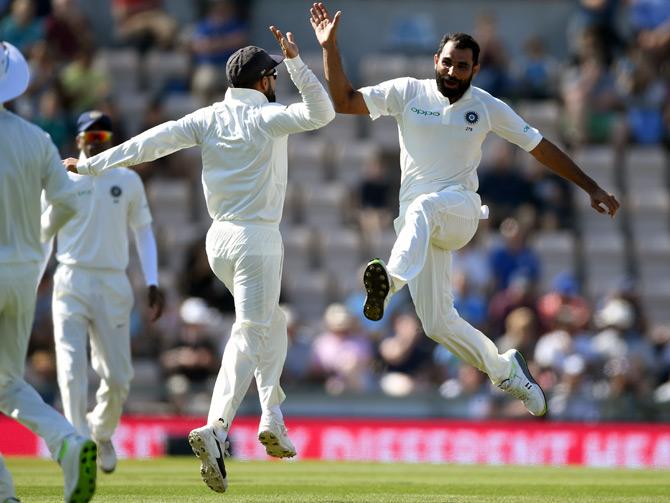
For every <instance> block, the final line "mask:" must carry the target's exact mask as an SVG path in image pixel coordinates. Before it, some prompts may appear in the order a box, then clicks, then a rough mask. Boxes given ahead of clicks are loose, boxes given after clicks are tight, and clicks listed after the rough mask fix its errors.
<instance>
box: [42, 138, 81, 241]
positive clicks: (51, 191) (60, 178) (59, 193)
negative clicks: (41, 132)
mask: <svg viewBox="0 0 670 503" xmlns="http://www.w3.org/2000/svg"><path fill="white" fill-rule="evenodd" d="M43 148H44V162H43V163H42V165H43V166H44V171H43V175H42V187H43V188H44V191H43V193H42V196H43V197H42V203H41V204H42V210H43V213H42V218H41V230H40V239H41V241H42V242H43V243H44V242H46V241H48V240H49V239H51V237H53V236H54V235H55V234H56V233H57V232H58V230H59V229H60V228H61V227H62V226H63V225H65V224H66V223H67V222H68V220H70V219H71V218H72V217H73V216H74V214H75V213H76V210H77V206H76V194H75V186H74V183H73V182H72V180H70V178H69V177H68V176H67V171H66V170H65V167H64V166H63V163H62V162H61V159H60V156H59V155H58V151H57V150H56V146H55V145H54V144H53V143H52V142H51V139H50V138H49V137H48V135H46V138H45V142H44V145H43Z"/></svg>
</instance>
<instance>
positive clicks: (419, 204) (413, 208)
mask: <svg viewBox="0 0 670 503" xmlns="http://www.w3.org/2000/svg"><path fill="white" fill-rule="evenodd" d="M431 204H432V201H431V196H430V195H429V194H422V195H420V196H418V197H417V198H416V199H414V201H412V202H411V203H410V205H409V206H408V207H407V213H408V214H411V213H424V214H425V213H428V212H430V207H431Z"/></svg>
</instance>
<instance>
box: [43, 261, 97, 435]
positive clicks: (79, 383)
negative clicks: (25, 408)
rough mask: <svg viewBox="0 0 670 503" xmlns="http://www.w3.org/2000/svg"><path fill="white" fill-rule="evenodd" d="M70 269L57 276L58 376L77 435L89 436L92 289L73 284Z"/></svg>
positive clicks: (65, 408) (54, 304)
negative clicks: (88, 343)
mask: <svg viewBox="0 0 670 503" xmlns="http://www.w3.org/2000/svg"><path fill="white" fill-rule="evenodd" d="M72 281H73V274H72V270H71V269H69V268H64V267H59V269H58V270H57V272H56V274H55V275H54V291H53V298H52V314H53V326H54V345H55V348H56V372H57V374H56V375H57V377H58V387H59V389H60V395H61V401H62V403H63V413H64V414H65V417H66V418H67V419H68V420H69V421H70V422H71V423H72V425H73V426H74V427H75V429H76V430H77V432H79V434H80V435H83V436H86V437H87V436H89V435H90V432H89V429H88V424H87V423H86V411H87V410H88V357H87V353H86V341H87V340H88V327H89V323H88V319H87V317H86V314H87V309H88V308H87V305H86V304H87V303H86V301H85V300H84V299H85V298H86V296H87V294H88V293H89V292H88V288H86V285H84V284H81V285H79V288H77V287H76V286H75V285H73V284H72Z"/></svg>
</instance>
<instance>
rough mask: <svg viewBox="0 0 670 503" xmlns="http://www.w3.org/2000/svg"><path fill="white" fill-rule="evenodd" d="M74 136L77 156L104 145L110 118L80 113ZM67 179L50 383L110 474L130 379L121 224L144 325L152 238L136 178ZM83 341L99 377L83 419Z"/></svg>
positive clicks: (154, 301) (121, 174)
mask: <svg viewBox="0 0 670 503" xmlns="http://www.w3.org/2000/svg"><path fill="white" fill-rule="evenodd" d="M77 131H78V134H77V146H78V147H79V151H80V154H79V158H80V159H86V158H88V157H92V156H94V155H95V154H98V153H100V152H102V151H104V150H106V149H108V148H110V147H111V146H112V120H111V119H110V118H109V116H107V115H105V114H104V113H102V112H100V111H98V110H90V111H86V112H84V113H82V114H81V115H80V116H79V119H78V120H77ZM61 169H63V168H62V167H61ZM64 171H65V170H64ZM67 174H68V176H69V177H70V179H71V180H72V181H73V182H74V184H75V185H76V187H77V196H76V198H75V199H74V201H75V202H76V205H77V208H78V211H77V214H76V215H75V217H74V218H72V219H71V220H70V221H69V222H68V223H67V224H65V225H64V226H63V227H62V228H61V229H60V231H58V236H57V237H58V250H57V252H56V258H57V259H58V264H59V265H58V269H57V270H56V274H55V275H54V289H53V302H52V309H53V325H54V340H55V347H56V364H57V365H56V368H57V373H58V386H59V388H60V394H61V399H62V402H63V411H64V413H65V417H66V418H68V420H69V421H70V422H71V423H72V424H73V425H74V427H75V428H76V429H77V431H78V432H79V433H80V434H82V435H85V436H89V435H92V437H93V440H94V441H95V443H96V444H97V446H98V466H99V467H100V469H101V470H102V471H103V472H105V473H111V472H113V471H114V469H115V468H116V452H115V450H114V445H113V444H112V440H111V439H112V434H113V433H114V430H115V429H116V427H117V426H118V424H119V420H120V418H121V413H122V412H123V404H124V403H125V401H126V398H127V397H128V391H129V389H130V381H131V379H132V377H133V367H132V361H131V354H130V311H131V309H132V306H133V292H132V288H131V286H130V283H129V281H128V277H127V276H126V268H127V267H128V227H129V226H130V227H131V228H132V230H133V234H134V236H135V247H136V248H137V254H138V256H139V258H140V264H141V266H142V270H143V272H144V278H145V282H146V284H147V300H148V304H149V307H150V308H151V309H152V310H153V313H152V314H153V316H152V321H155V320H156V319H158V317H160V315H161V313H162V310H163V303H164V301H163V294H162V292H161V291H160V290H159V288H158V260H157V253H156V240H155V238H154V234H153V231H152V230H151V221H152V218H151V212H150V210H149V204H148V203H147V197H146V194H145V192H144V186H143V185H142V180H141V179H140V177H139V175H138V174H137V173H135V172H134V171H131V170H129V169H125V168H122V169H115V170H110V171H106V172H105V173H103V174H102V175H100V176H97V177H95V176H82V175H77V174H75V173H69V172H68V173H67ZM46 211H53V208H52V207H48V208H47V209H46ZM89 338H90V342H91V365H92V367H93V370H95V372H96V373H97V374H98V375H99V376H100V385H99V387H98V391H97V393H96V405H95V407H94V408H93V410H92V411H91V412H90V413H89V414H86V411H87V410H88V362H87V354H86V343H87V340H88V339H89Z"/></svg>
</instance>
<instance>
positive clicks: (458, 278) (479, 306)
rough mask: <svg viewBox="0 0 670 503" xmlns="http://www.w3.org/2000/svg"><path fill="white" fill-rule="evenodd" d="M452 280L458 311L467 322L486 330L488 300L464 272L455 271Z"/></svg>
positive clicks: (455, 304)
mask: <svg viewBox="0 0 670 503" xmlns="http://www.w3.org/2000/svg"><path fill="white" fill-rule="evenodd" d="M452 278H453V280H452V283H453V287H454V307H455V308H456V311H458V314H460V315H461V317H462V318H463V319H464V320H465V321H467V322H468V323H470V324H471V325H473V326H475V327H477V328H478V329H480V330H484V329H485V328H486V326H487V325H486V322H487V311H488V308H487V302H488V299H487V298H486V296H485V295H484V294H483V293H482V292H481V291H480V290H478V289H477V288H476V287H475V286H474V285H473V284H472V283H471V282H470V278H469V277H468V276H467V274H465V273H464V272H463V271H459V270H454V271H453V272H452Z"/></svg>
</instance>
